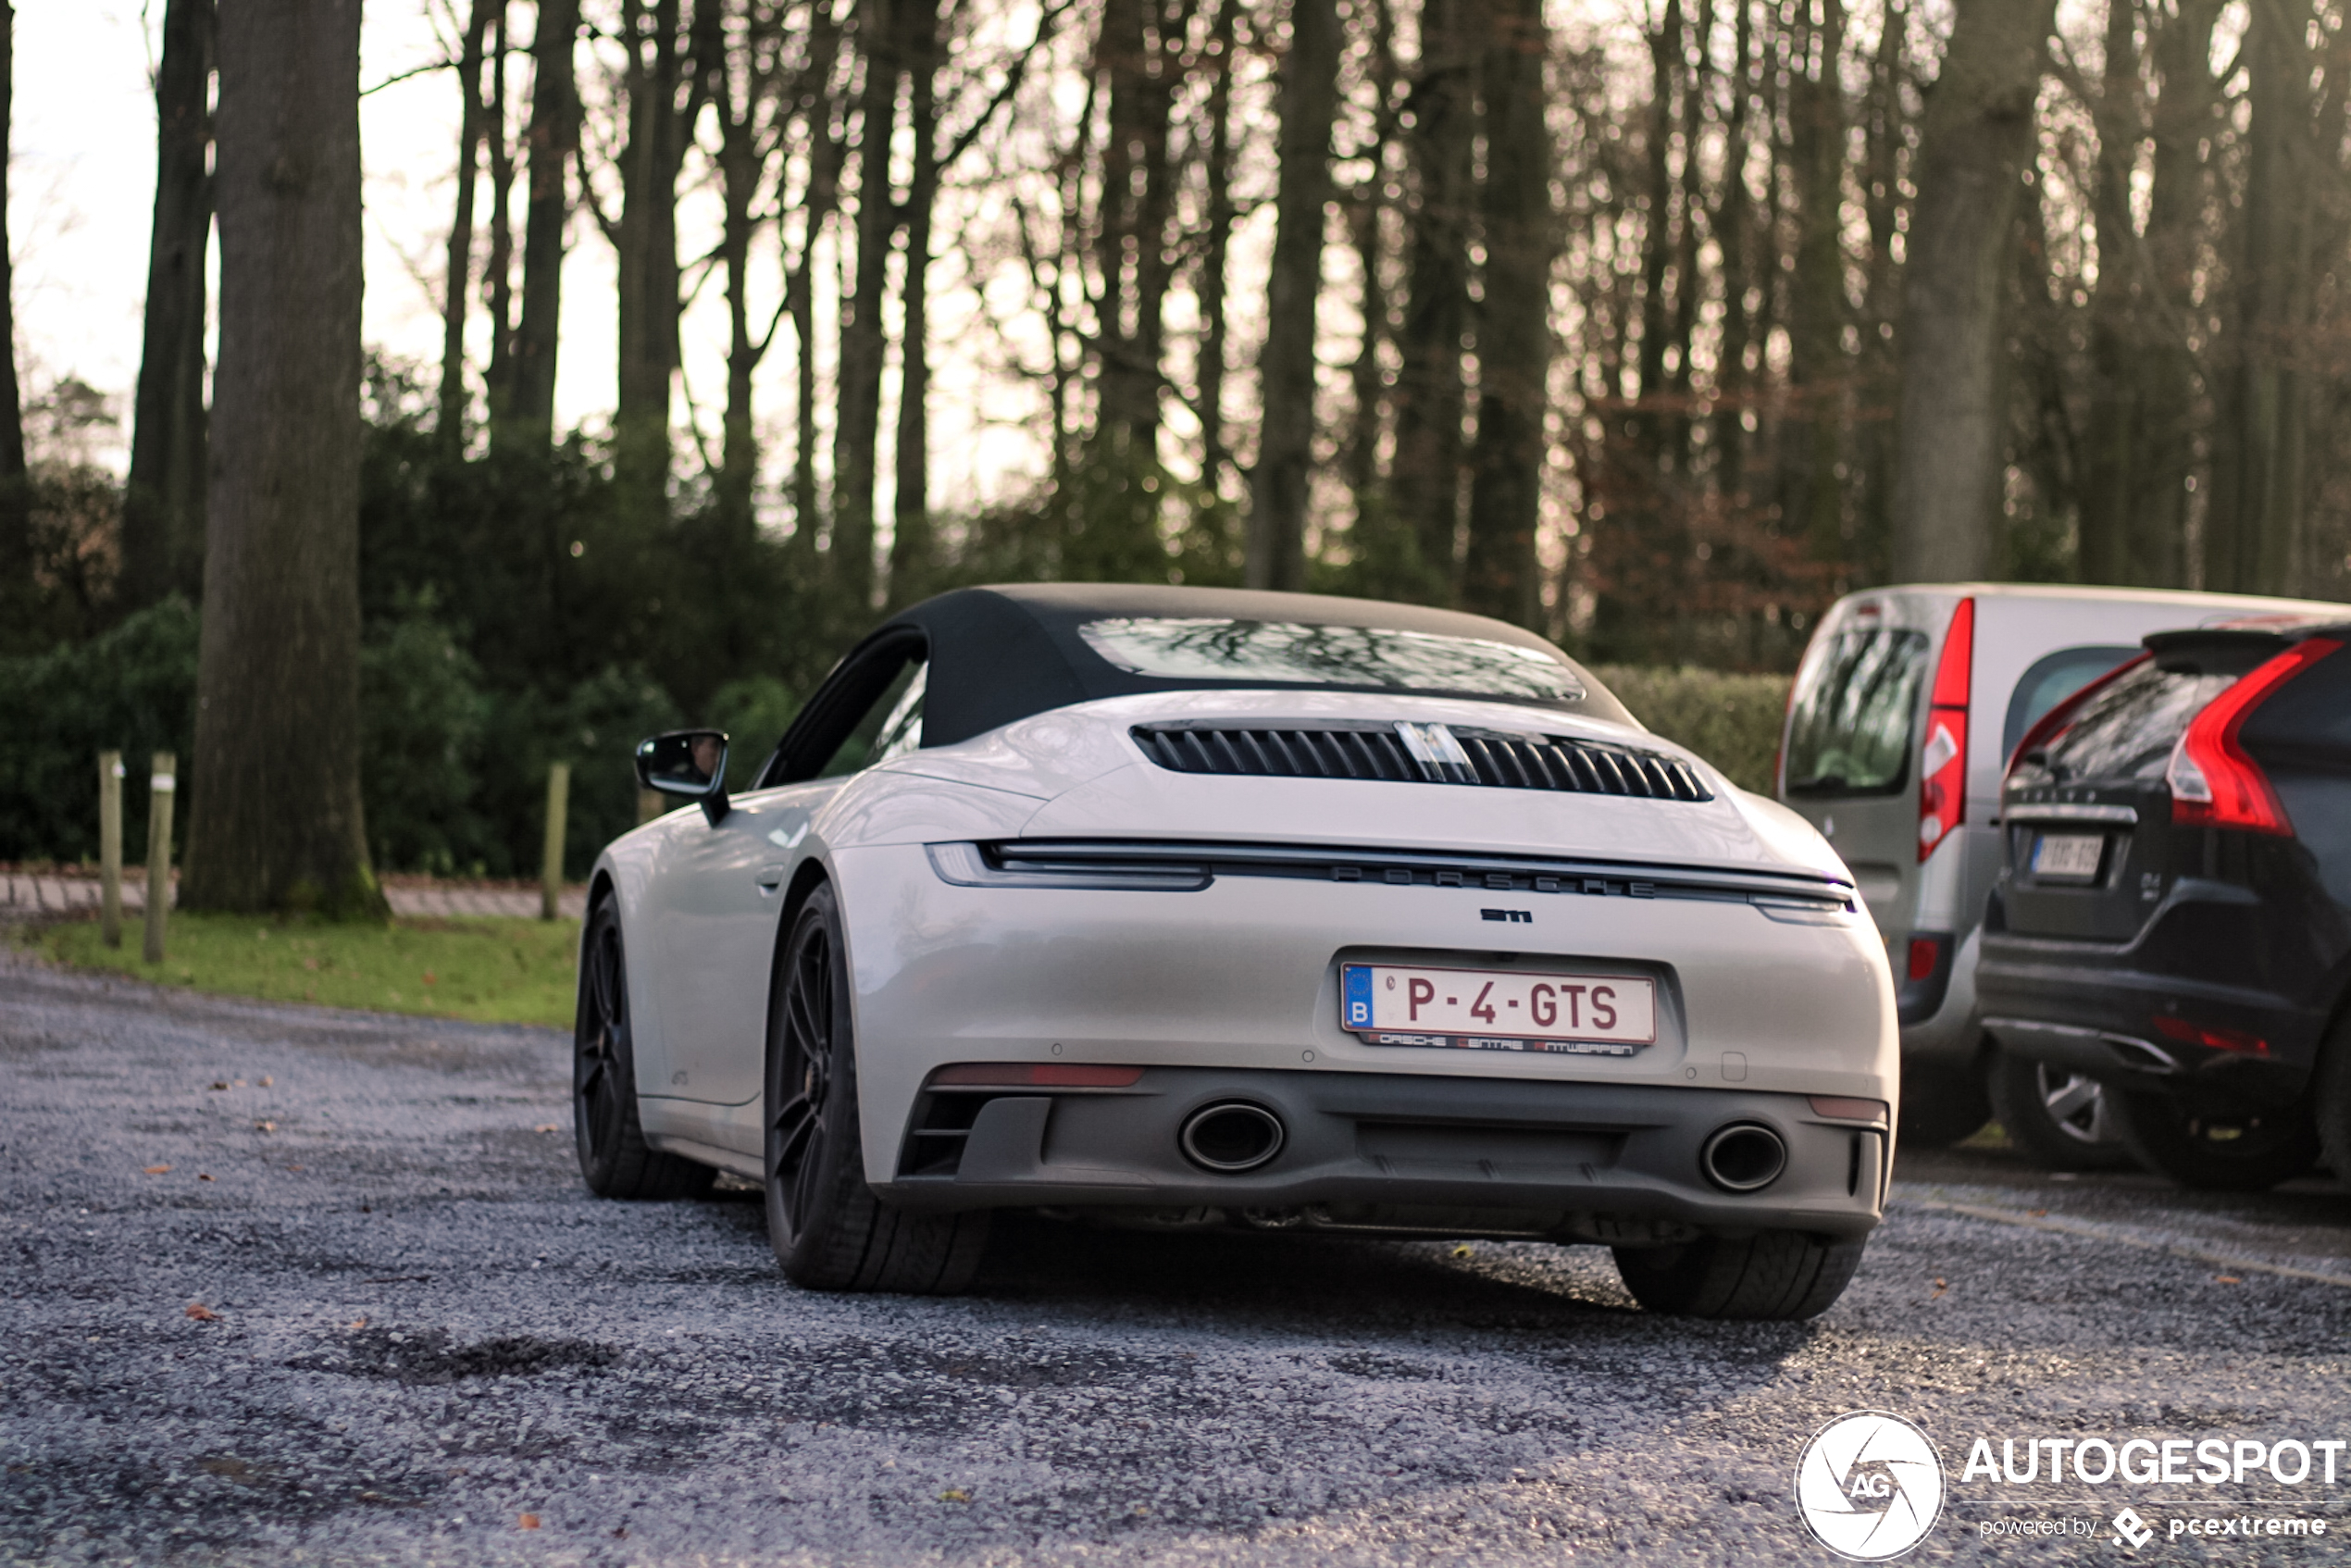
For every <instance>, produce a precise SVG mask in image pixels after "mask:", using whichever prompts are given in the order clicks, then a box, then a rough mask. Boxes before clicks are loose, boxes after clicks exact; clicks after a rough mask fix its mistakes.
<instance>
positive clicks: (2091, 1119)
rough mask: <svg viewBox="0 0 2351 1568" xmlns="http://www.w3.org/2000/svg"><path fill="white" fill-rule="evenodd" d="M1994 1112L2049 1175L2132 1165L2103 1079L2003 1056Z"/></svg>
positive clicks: (1998, 1060) (1995, 1067)
mask: <svg viewBox="0 0 2351 1568" xmlns="http://www.w3.org/2000/svg"><path fill="white" fill-rule="evenodd" d="M1991 1081H1992V1109H1993V1112H1994V1113H1995V1114H1996V1115H1997V1116H1998V1117H1999V1121H2000V1126H2001V1127H2002V1128H2003V1129H2005V1130H2006V1131H2007V1133H2008V1135H2009V1139H2011V1140H2012V1141H2013V1142H2014V1143H2015V1144H2016V1146H2017V1147H2018V1148H2019V1149H2020V1150H2021V1151H2023V1152H2024V1153H2025V1154H2026V1155H2027V1156H2029V1157H2030V1158H2031V1159H2032V1160H2033V1162H2034V1164H2037V1165H2039V1166H2040V1167H2041V1168H2042V1169H2043V1170H2049V1171H2110V1170H2117V1169H2120V1168H2121V1167H2122V1166H2124V1165H2127V1164H2130V1163H2131V1151H2129V1150H2128V1149H2126V1148H2124V1147H2123V1146H2122V1142H2121V1139H2120V1137H2119V1136H2117V1134H2116V1132H2115V1128H2114V1116H2113V1114H2112V1112H2111V1111H2110V1109H2109V1108H2108V1097H2107V1092H2106V1089H2104V1087H2103V1086H2102V1085H2100V1084H2099V1082H2098V1081H2097V1079H2096V1078H2093V1077H2089V1076H2084V1075H2083V1074H2080V1073H2074V1072H2070V1071H2068V1070H2067V1069H2065V1068H2063V1067H2052V1066H2050V1065H2049V1064H2047V1063H2046V1062H2034V1061H2029V1060H2027V1059H2026V1058H2024V1057H2021V1056H2011V1055H2009V1053H2008V1052H2005V1051H2003V1052H2000V1053H1999V1054H1998V1055H1997V1056H1996V1057H1994V1058H1993V1060H1992V1072H1991Z"/></svg>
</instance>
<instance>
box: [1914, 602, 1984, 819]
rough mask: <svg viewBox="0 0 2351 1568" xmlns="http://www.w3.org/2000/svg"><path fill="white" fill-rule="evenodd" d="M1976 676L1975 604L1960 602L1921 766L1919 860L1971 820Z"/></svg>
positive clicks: (1940, 664)
mask: <svg viewBox="0 0 2351 1568" xmlns="http://www.w3.org/2000/svg"><path fill="white" fill-rule="evenodd" d="M1974 671H1975V601H1974V600H1973V599H1962V600H1960V601H1959V608H1958V609H1956V610H1953V611H1952V612H1951V625H1950V628H1949V629H1948V630H1947V631H1946V632H1944V634H1943V654H1942V657H1941V658H1939V659H1937V660H1936V661H1935V665H1934V691H1933V692H1932V693H1930V695H1929V698H1928V703H1929V705H1928V707H1927V711H1926V746H1925V749H1924V750H1923V751H1922V753H1921V755H1920V762H1919V859H1920V861H1921V862H1922V863H1923V862H1924V861H1925V860H1926V858H1927V856H1929V855H1931V854H1933V853H1934V851H1935V846H1937V845H1939V844H1940V843H1942V842H1943V840H1946V839H1947V838H1949V837H1950V836H1951V831H1952V829H1954V828H1957V827H1959V824H1960V823H1961V822H1964V821H1965V820H1967V709H1968V696H1969V689H1970V687H1971V686H1972V683H1973V679H1974Z"/></svg>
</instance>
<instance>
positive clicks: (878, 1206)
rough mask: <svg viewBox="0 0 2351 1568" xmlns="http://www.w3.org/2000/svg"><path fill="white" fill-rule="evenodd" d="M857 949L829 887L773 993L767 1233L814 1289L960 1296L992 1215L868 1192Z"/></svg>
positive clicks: (811, 905)
mask: <svg viewBox="0 0 2351 1568" xmlns="http://www.w3.org/2000/svg"><path fill="white" fill-rule="evenodd" d="M846 954H847V950H846V948H845V947H844V946H843V944H842V941H841V930H840V904H839V903H838V902H837V901H836V900H835V899H834V897H833V890H832V889H831V888H830V887H828V886H827V887H819V888H817V889H816V890H815V891H814V892H813V893H811V894H809V896H808V902H806V903H804V904H802V906H801V909H800V913H799V914H798V915H796V916H795V917H794V918H793V920H792V925H791V931H790V935H789V936H787V937H786V938H785V940H784V945H783V949H782V951H781V952H779V953H778V954H777V959H776V974H775V979H774V983H773V984H771V985H770V986H769V987H768V993H767V994H768V998H769V1001H768V1013H767V1075H766V1094H765V1110H766V1116H765V1128H766V1131H765V1137H764V1139H763V1143H764V1147H765V1157H764V1159H763V1162H762V1165H761V1168H762V1170H763V1171H764V1172H765V1180H764V1181H763V1182H762V1184H761V1185H762V1186H764V1187H765V1188H766V1193H767V1238H768V1240H769V1242H770V1243H772V1244H773V1245H774V1247H775V1249H776V1261H777V1263H781V1264H782V1265H783V1269H784V1274H785V1276H786V1277H787V1278H789V1279H790V1281H791V1282H792V1283H793V1284H795V1285H799V1286H802V1287H804V1288H808V1289H811V1290H890V1291H898V1292H902V1293H904V1294H908V1295H925V1296H944V1295H952V1294H953V1293H955V1292H956V1291H959V1290H962V1289H964V1288H967V1287H968V1286H969V1285H970V1284H971V1281H972V1276H973V1275H975V1274H976V1273H977V1272H978V1270H979V1261H980V1254H981V1253H982V1252H983V1251H985V1250H986V1248H987V1245H988V1220H989V1216H988V1214H987V1213H986V1212H985V1211H981V1212H977V1213H952V1214H932V1213H914V1212H913V1211H910V1210H906V1209H898V1208H892V1207H890V1206H889V1204H887V1203H884V1202H883V1201H881V1200H880V1199H879V1198H877V1197H876V1196H875V1195H874V1189H873V1188H871V1187H869V1186H867V1185H866V1183H865V1151H864V1142H863V1139H862V1138H861V1136H860V1129H859V1126H858V1119H857V1047H856V1040H855V1039H854V1036H853V1034H852V1023H851V1017H850V1006H849V995H850V992H849V966H848V960H847V956H846Z"/></svg>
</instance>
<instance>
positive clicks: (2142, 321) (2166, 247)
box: [2124, 0, 2221, 587]
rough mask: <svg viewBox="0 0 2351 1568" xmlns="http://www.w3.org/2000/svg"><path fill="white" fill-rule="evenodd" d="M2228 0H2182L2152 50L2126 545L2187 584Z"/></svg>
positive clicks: (2153, 571) (2153, 577)
mask: <svg viewBox="0 0 2351 1568" xmlns="http://www.w3.org/2000/svg"><path fill="white" fill-rule="evenodd" d="M2220 4H2221V0H2182V4H2181V5H2180V6H2179V9H2178V11H2177V13H2176V14H2175V15H2173V16H2172V17H2171V19H2168V20H2165V21H2162V22H2160V23H2151V24H2150V25H2151V26H2155V27H2157V28H2158V31H2156V34H2155V38H2154V40H2153V49H2152V53H2153V56H2154V59H2155V67H2156V74H2157V78H2158V82H2159V85H2158V88H2157V90H2156V95H2155V107H2154V114H2153V131H2154V142H2155V178H2154V184H2153V188H2152V190H2151V191H2150V193H2149V195H2148V201H2147V222H2146V239H2145V242H2144V243H2143V245H2142V247H2141V248H2142V252H2143V254H2144V255H2145V258H2146V259H2145V271H2146V276H2145V277H2144V278H2143V279H2142V280H2141V289H2140V301H2139V314H2138V322H2137V325H2138V333H2139V341H2140V343H2141V345H2142V347H2141V352H2140V355H2139V364H2138V369H2137V374H2138V376H2139V379H2140V393H2139V401H2140V407H2141V409H2142V410H2143V413H2142V419H2143V424H2142V427H2141V428H2142V429H2143V431H2144V436H2143V440H2142V443H2141V445H2142V449H2143V450H2144V451H2145V453H2146V462H2145V464H2144V465H2143V468H2142V472H2141V473H2140V474H2139V476H2138V483H2139V497H2140V499H2139V504H2138V505H2137V507H2136V508H2135V509H2134V510H2133V513H2132V514H2131V516H2130V517H2129V518H2128V520H2127V521H2128V526H2129V534H2128V542H2127V543H2126V545H2125V547H2124V553H2125V554H2126V556H2127V557H2128V559H2129V560H2130V561H2131V562H2132V563H2133V564H2134V566H2136V567H2137V573H2136V576H2135V577H2134V578H2133V579H2132V580H2136V581H2143V582H2151V583H2156V584H2158V585H2162V586H2166V587H2185V586H2187V580H2188V579H2187V533H2188V501H2189V496H2190V491H2189V485H2190V484H2191V483H2192V482H2193V480H2194V478H2195V474H2194V468H2195V464H2196V439H2195V438H2196V424H2197V422H2198V417H2197V412H2196V403H2197V398H2198V393H2199V381H2200V378H2201V371H2200V369H2199V367H2198V366H2197V363H2196V353H2195V351H2194V350H2193V349H2192V348H2191V347H2190V346H2189V342H2188V320H2189V311H2190V310H2191V308H2192V307H2193V305H2194V291H2195V288H2196V273H2197V269H2198V268H2199V267H2200V266H2201V265H2202V263H2203V245H2204V231H2203V230H2204V211H2205V203H2206V201H2207V199H2208V197H2207V189H2206V184H2205V158H2206V152H2205V149H2206V147H2207V145H2208V143H2209V142H2210V141H2211V139H2212V137H2213V136H2214V133H2215V131H2216V127H2215V125H2214V111H2215V110H2216V109H2217V108H2218V107H2219V105H2220V83H2219V82H2217V81H2214V80H2213V76H2212V32H2213V28H2214V26H2215V24H2216V23H2217V22H2218V21H2219V20H2220Z"/></svg>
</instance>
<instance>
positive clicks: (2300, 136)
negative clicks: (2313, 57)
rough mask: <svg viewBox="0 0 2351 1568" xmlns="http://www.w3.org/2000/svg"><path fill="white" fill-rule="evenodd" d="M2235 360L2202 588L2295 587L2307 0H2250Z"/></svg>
mask: <svg viewBox="0 0 2351 1568" xmlns="http://www.w3.org/2000/svg"><path fill="white" fill-rule="evenodd" d="M2248 10H2249V18H2248V21H2247V24H2246V28H2245V59H2246V64H2247V67H2248V69H2247V81H2248V92H2247V96H2248V97H2249V98H2250V99H2251V102H2252V112H2251V115H2250V117H2249V121H2248V129H2247V131H2246V137H2245V141H2246V150H2245V201H2244V208H2243V212H2242V214H2241V216H2240V218H2239V222H2240V223H2241V225H2242V229H2241V230H2240V240H2239V244H2238V249H2237V257H2236V268H2237V273H2236V321H2235V323H2234V327H2235V334H2234V335H2235V343H2234V348H2235V364H2234V366H2233V374H2232V377H2231V380H2230V385H2229V388H2228V393H2227V398H2226V402H2225V407H2224V414H2223V420H2224V425H2223V429H2222V431H2221V437H2220V442H2221V448H2222V451H2223V453H2224V454H2225V456H2226V459H2227V460H2226V462H2225V463H2224V464H2222V465H2220V467H2219V469H2218V471H2217V472H2216V473H2215V475H2214V479H2215V483H2214V486H2213V496H2212V512H2211V516H2210V520H2209V523H2208V526H2207V528H2206V530H2205V539H2204V585H2205V587H2207V588H2208V589H2213V590H2217V591H2239V592H2249V593H2286V594H2294V593H2299V592H2300V591H2302V585H2303V579H2304V578H2305V576H2306V575H2307V571H2308V565H2309V563H2308V554H2309V551H2308V539H2307V534H2308V528H2307V516H2306V514H2307V502H2308V497H2307V493H2306V492H2307V483H2308V480H2307V472H2306V459H2307V451H2308V444H2309V416H2310V372H2309V369H2308V367H2307V354H2308V338H2309V333H2310V330H2311V327H2312V317H2313V314H2314V313H2313V311H2312V308H2311V305H2312V299H2311V283H2312V278H2311V274H2312V271H2313V270H2314V268H2313V265H2312V264H2313V259H2314V258H2313V257H2312V256H2311V255H2310V227H2311V216H2310V206H2311V201H2312V193H2313V191H2314V190H2315V188H2316V187H2315V183H2314V182H2315V181H2316V180H2317V179H2318V178H2319V174H2320V164H2319V160H2318V157H2317V156H2316V152H2315V149H2313V147H2312V146H2311V144H2310V142H2311V135H2310V132H2311V105H2310V65H2311V62H2310V53H2309V48H2308V45H2307V43H2306V42H2305V40H2306V37H2307V30H2308V28H2309V25H2310V19H2311V13H2310V5H2309V0H2252V4H2251V6H2249V7H2248Z"/></svg>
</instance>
